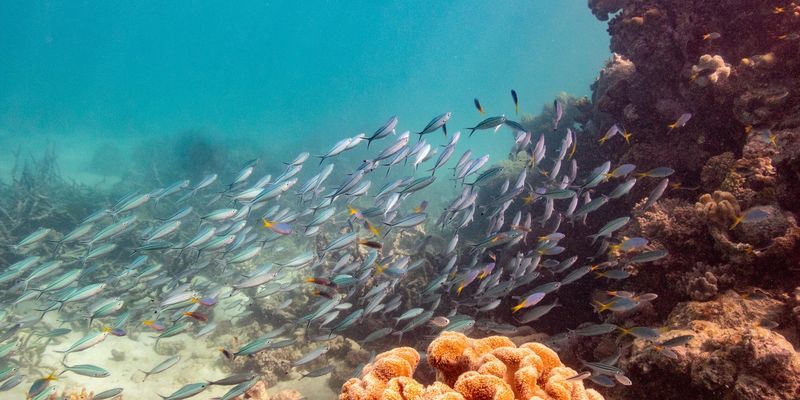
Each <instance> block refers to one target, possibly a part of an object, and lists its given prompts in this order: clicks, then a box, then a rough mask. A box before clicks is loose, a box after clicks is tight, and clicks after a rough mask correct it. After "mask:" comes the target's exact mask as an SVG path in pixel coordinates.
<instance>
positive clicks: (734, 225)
mask: <svg viewBox="0 0 800 400" xmlns="http://www.w3.org/2000/svg"><path fill="white" fill-rule="evenodd" d="M743 219H744V216H737V217H736V218H735V219H734V220H733V223H732V224H731V226H730V227H729V228H728V230H730V231H732V230H734V229H736V227H737V226H739V224H740V223H741V222H742V220H743Z"/></svg>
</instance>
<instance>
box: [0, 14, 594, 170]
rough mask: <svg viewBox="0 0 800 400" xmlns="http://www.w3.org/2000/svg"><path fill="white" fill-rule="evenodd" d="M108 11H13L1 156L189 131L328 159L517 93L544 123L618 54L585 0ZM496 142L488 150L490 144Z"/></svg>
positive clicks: (458, 120) (505, 104)
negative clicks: (392, 128) (379, 131)
mask: <svg viewBox="0 0 800 400" xmlns="http://www.w3.org/2000/svg"><path fill="white" fill-rule="evenodd" d="M100 3H102V4H100ZM100 3H97V2H79V3H74V2H62V1H54V2H50V1H48V2H40V1H31V2H4V3H3V4H0V54H2V58H3V62H2V63H0V144H1V145H2V147H3V148H13V147H15V146H16V145H20V144H21V145H23V146H26V145H30V144H32V143H35V144H36V146H42V145H43V144H44V143H47V142H48V141H49V142H50V143H55V144H56V145H57V146H60V147H65V148H73V147H74V145H73V144H72V143H70V142H71V141H74V140H80V141H81V142H82V146H83V147H82V148H83V149H84V153H83V154H84V155H85V149H86V147H92V146H93V144H97V143H100V142H112V143H122V145H121V146H120V147H122V150H123V151H122V153H127V152H126V151H125V149H126V147H132V146H133V145H132V144H130V143H131V142H132V141H138V140H148V139H149V138H162V137H164V136H170V135H175V134H177V133H179V132H182V131H185V130H190V129H191V130H198V131H200V132H202V133H203V135H208V136H211V137H213V138H215V140H214V143H226V144H229V145H230V144H238V145H241V146H243V147H249V148H259V149H262V148H267V149H273V150H283V149H287V148H300V147H301V146H302V148H303V149H307V150H309V151H311V152H312V153H315V152H317V151H323V150H325V149H327V146H329V145H330V144H331V143H333V142H334V141H336V140H338V138H340V137H344V136H348V135H349V136H352V135H355V134H356V133H358V132H364V131H366V132H371V131H373V130H374V129H376V128H377V127H378V126H380V124H382V123H383V122H384V121H385V120H386V119H387V118H388V117H389V116H390V115H398V116H399V117H400V121H401V123H400V126H399V128H400V130H401V131H402V130H406V129H409V130H412V131H415V130H418V129H421V128H422V127H423V126H424V125H425V124H426V123H427V122H428V120H430V118H432V117H433V116H434V115H438V114H440V113H442V112H444V111H452V112H453V115H454V116H453V120H452V122H451V130H455V129H461V128H463V127H467V126H471V125H472V124H473V123H474V122H475V121H476V120H478V118H479V117H480V116H479V115H478V114H477V112H476V111H475V110H474V108H473V105H472V99H473V98H474V97H478V98H479V99H480V100H481V102H482V103H483V104H484V108H485V109H486V110H487V112H488V113H489V114H492V113H493V112H494V113H501V112H508V110H512V108H511V107H510V105H511V102H510V96H509V94H508V93H509V90H510V89H512V88H514V89H516V90H517V91H518V92H519V93H520V97H521V98H520V103H521V104H520V105H521V108H522V110H523V111H524V112H528V113H537V112H538V111H539V110H540V108H541V106H542V105H543V104H545V103H549V102H550V101H552V98H553V97H555V96H556V95H557V94H558V93H560V92H562V91H564V92H568V93H571V94H575V95H586V94H588V86H589V84H591V82H592V81H593V79H594V77H595V75H596V73H597V71H598V70H599V68H600V67H601V66H602V63H603V61H604V59H605V58H606V57H607V56H608V37H607V35H606V33H605V26H604V24H603V23H601V22H599V21H597V20H596V19H594V18H593V17H592V15H591V14H590V13H589V12H587V10H586V6H585V4H583V3H581V2H541V1H537V2H531V1H493V2H481V1H462V2H427V1H400V2H353V3H349V2H348V3H342V2H326V1H320V2H309V3H304V4H305V5H304V6H303V7H299V6H297V5H296V2H291V1H278V2H266V1H246V2H237V4H236V5H235V6H232V5H230V4H228V2H199V3H198V2H180V1H179V2H173V3H170V4H169V5H165V4H164V3H163V2H156V1H151V2H134V3H131V2H125V1H109V2H100ZM21 135H24V139H21V138H20V136H21ZM485 136H487V135H480V137H478V138H477V139H475V140H474V143H476V145H482V146H485V145H489V146H492V144H493V142H492V141H490V140H488V139H487V138H486V137H485ZM95 138H96V139H95ZM93 142H94V143H93ZM492 147H493V148H494V150H496V151H499V150H500V149H497V148H496V146H492ZM76 151H77V150H76ZM90 151H91V150H90ZM505 151H506V148H505V146H503V148H502V152H505ZM498 154H501V153H498ZM64 157H67V158H62V162H61V164H62V165H61V167H62V168H63V169H65V170H66V171H67V172H70V171H72V172H73V175H77V174H78V173H79V172H80V171H84V170H83V169H82V166H81V165H72V164H80V163H81V162H85V160H81V157H69V156H67V155H65V156H64ZM134 161H135V160H134Z"/></svg>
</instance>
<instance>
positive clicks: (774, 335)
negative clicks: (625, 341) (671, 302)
mask: <svg viewBox="0 0 800 400" xmlns="http://www.w3.org/2000/svg"><path fill="white" fill-rule="evenodd" d="M786 308H787V307H786V304H784V303H783V302H781V301H778V300H774V299H771V298H765V297H762V296H756V295H745V296H740V295H738V294H736V293H733V292H726V293H725V294H722V295H720V296H719V297H718V298H717V299H715V300H714V301H709V302H688V303H681V304H679V305H678V306H677V307H676V308H675V309H674V310H673V312H672V313H671V314H670V316H669V318H668V319H667V321H666V325H667V327H668V328H670V333H669V336H668V337H665V338H664V339H669V338H671V337H676V336H680V335H693V338H692V339H691V341H690V342H689V343H688V344H687V345H686V346H684V347H680V348H674V352H673V353H674V354H675V356H673V357H668V356H666V355H665V354H664V353H662V352H661V351H660V349H659V348H658V347H657V346H654V345H653V343H652V342H647V341H644V340H641V339H636V340H635V341H634V342H633V346H632V349H631V353H632V354H633V356H632V357H630V358H627V359H624V360H622V361H621V364H620V366H621V367H622V368H624V369H625V370H626V371H627V373H628V374H629V375H630V376H631V379H633V380H635V381H636V382H637V384H636V385H634V386H631V387H626V388H625V389H624V390H620V391H618V392H619V393H614V394H618V395H619V396H620V397H619V398H629V399H641V398H648V399H673V398H676V393H675V392H674V391H677V390H680V393H681V394H680V397H681V398H683V399H709V398H725V399H796V398H798V396H800V355H798V353H797V352H796V351H795V350H794V348H793V347H792V345H791V344H790V343H789V342H788V341H787V340H786V339H785V338H784V337H783V336H782V335H781V334H780V333H778V332H775V331H771V330H769V329H765V328H762V327H758V325H759V324H761V325H763V324H764V322H760V321H782V320H783V319H784V318H783V315H784V314H785V313H786ZM665 388H669V390H664V389H665ZM615 398H617V397H615Z"/></svg>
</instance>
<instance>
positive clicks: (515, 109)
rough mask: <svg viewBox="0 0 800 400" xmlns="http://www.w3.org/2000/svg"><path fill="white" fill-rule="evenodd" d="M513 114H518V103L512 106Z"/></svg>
mask: <svg viewBox="0 0 800 400" xmlns="http://www.w3.org/2000/svg"><path fill="white" fill-rule="evenodd" d="M514 115H519V104H516V105H515V106H514Z"/></svg>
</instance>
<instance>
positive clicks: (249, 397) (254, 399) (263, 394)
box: [236, 380, 303, 400]
mask: <svg viewBox="0 0 800 400" xmlns="http://www.w3.org/2000/svg"><path fill="white" fill-rule="evenodd" d="M301 399H303V395H302V394H300V392H298V391H296V390H292V389H286V390H281V391H280V392H278V393H275V394H272V395H270V394H269V393H267V384H266V383H264V381H263V380H262V381H258V383H256V384H255V385H254V386H253V387H251V388H250V389H248V390H247V392H245V394H243V395H241V396H239V397H236V400H301Z"/></svg>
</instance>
